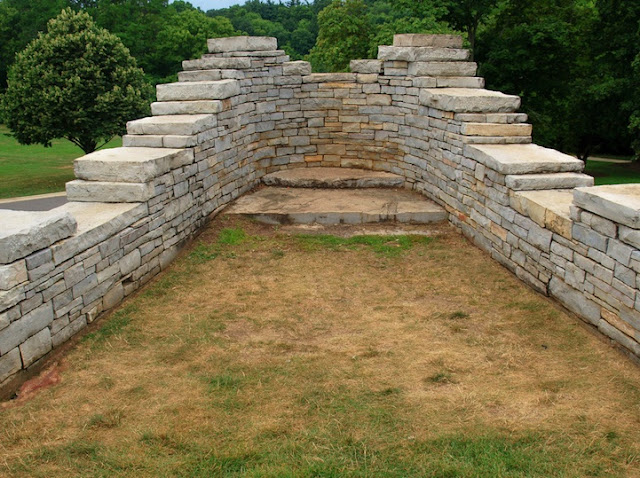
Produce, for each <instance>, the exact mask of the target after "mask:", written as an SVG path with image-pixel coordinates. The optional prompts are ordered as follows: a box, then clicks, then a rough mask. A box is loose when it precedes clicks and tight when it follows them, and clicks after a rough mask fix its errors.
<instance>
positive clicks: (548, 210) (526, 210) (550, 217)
mask: <svg viewBox="0 0 640 478" xmlns="http://www.w3.org/2000/svg"><path fill="white" fill-rule="evenodd" d="M572 201H573V194H572V193H571V191H570V190H566V189H564V190H563V189H557V190H552V191H519V192H513V193H511V197H510V204H511V207H512V208H513V209H515V210H516V211H518V212H519V213H520V214H523V215H525V216H528V217H530V218H531V220H533V221H534V222H535V223H536V224H538V225H539V226H541V227H546V228H547V229H549V230H550V231H553V232H555V233H557V234H560V235H561V236H562V237H565V238H567V239H571V227H572V225H573V221H572V220H571V217H570V216H571V215H570V208H571V203H572Z"/></svg>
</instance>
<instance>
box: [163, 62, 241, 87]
mask: <svg viewBox="0 0 640 478" xmlns="http://www.w3.org/2000/svg"><path fill="white" fill-rule="evenodd" d="M182 68H183V69H184V70H186V71H191V70H214V69H234V70H243V69H247V68H251V58H246V57H237V58H199V59H198V60H184V61H183V62H182ZM158 86H161V85H158Z"/></svg>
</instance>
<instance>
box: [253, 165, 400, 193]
mask: <svg viewBox="0 0 640 478" xmlns="http://www.w3.org/2000/svg"><path fill="white" fill-rule="evenodd" d="M262 182H263V183H264V184H266V185H267V186H280V187H292V188H333V189H345V188H399V187H402V186H403V185H404V178H402V177H401V176H398V175H396V174H391V173H386V172H383V171H369V170H365V169H353V168H297V169H288V170H284V171H278V172H275V173H271V174H267V175H266V176H265V177H263V178H262Z"/></svg>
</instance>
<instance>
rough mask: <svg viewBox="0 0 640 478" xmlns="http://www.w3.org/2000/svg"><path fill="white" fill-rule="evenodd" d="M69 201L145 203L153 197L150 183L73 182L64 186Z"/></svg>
mask: <svg viewBox="0 0 640 478" xmlns="http://www.w3.org/2000/svg"><path fill="white" fill-rule="evenodd" d="M66 187H67V198H68V199H69V201H80V202H109V203H119V202H124V203H132V202H145V201H148V200H149V199H151V198H152V197H153V196H154V193H155V189H154V187H153V184H152V183H120V182H107V181H83V180H80V179H78V180H75V181H70V182H68V183H67V184H66Z"/></svg>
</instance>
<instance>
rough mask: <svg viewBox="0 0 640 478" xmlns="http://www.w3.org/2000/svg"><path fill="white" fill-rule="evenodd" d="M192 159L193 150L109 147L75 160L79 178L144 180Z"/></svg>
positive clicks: (119, 181) (114, 180) (133, 181)
mask: <svg viewBox="0 0 640 478" xmlns="http://www.w3.org/2000/svg"><path fill="white" fill-rule="evenodd" d="M192 162H193V151H192V150H186V149H164V148H127V147H123V148H112V149H103V150H101V151H96V152H95V153H91V154H88V155H86V156H83V157H81V158H79V159H76V160H75V161H74V171H75V174H76V177H77V178H78V179H84V180H86V181H108V182H117V183H147V182H150V181H152V180H153V179H154V178H156V177H158V176H160V175H161V174H164V173H166V172H167V171H170V170H171V169H173V168H176V167H180V166H185V165H187V164H190V163H192Z"/></svg>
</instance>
